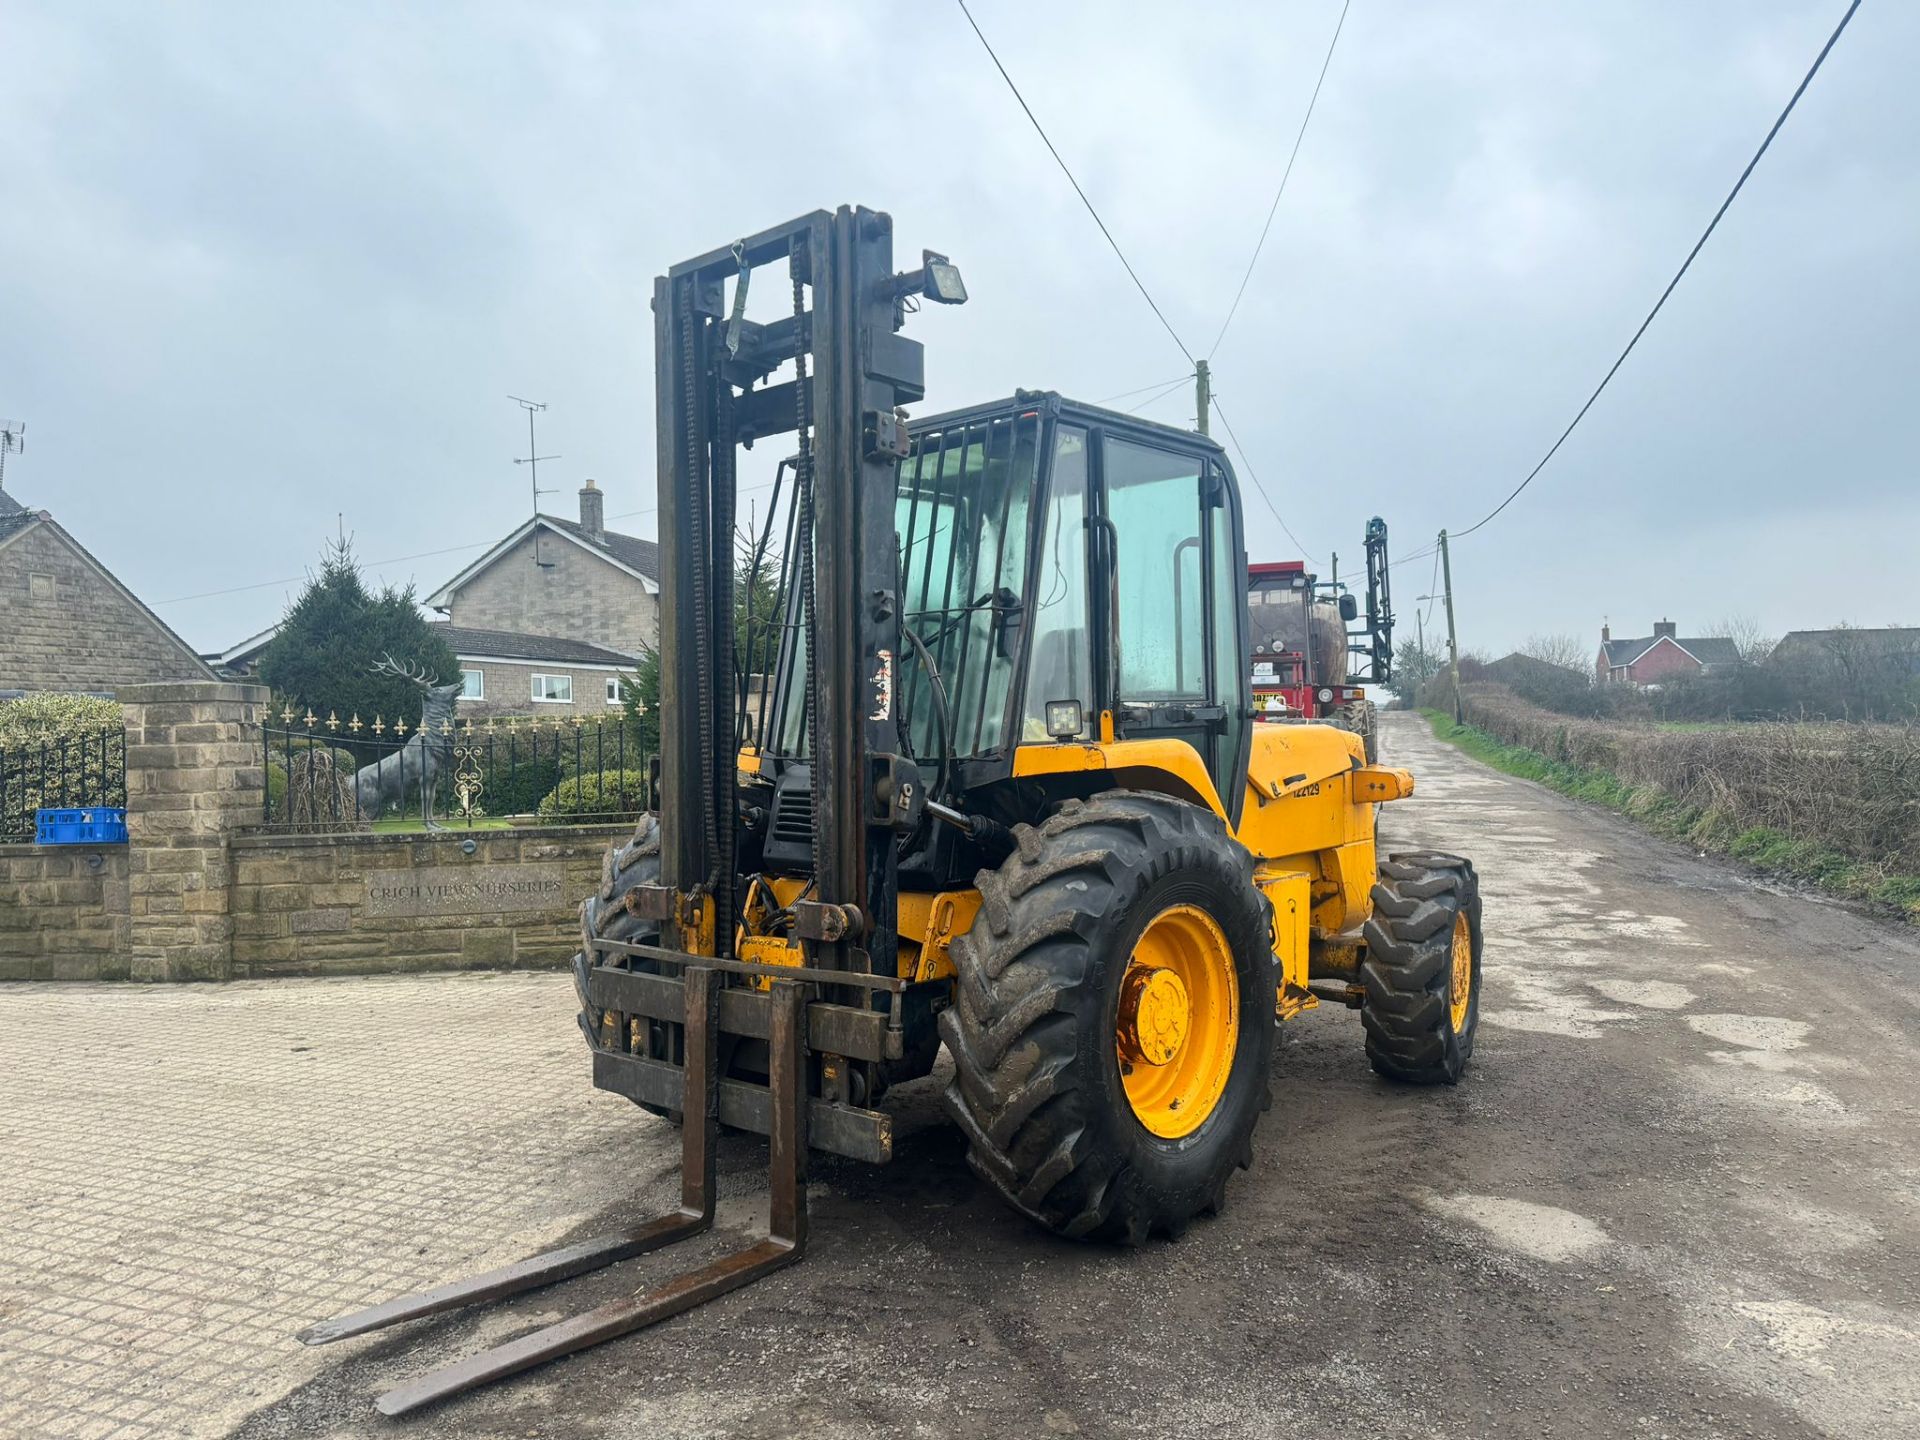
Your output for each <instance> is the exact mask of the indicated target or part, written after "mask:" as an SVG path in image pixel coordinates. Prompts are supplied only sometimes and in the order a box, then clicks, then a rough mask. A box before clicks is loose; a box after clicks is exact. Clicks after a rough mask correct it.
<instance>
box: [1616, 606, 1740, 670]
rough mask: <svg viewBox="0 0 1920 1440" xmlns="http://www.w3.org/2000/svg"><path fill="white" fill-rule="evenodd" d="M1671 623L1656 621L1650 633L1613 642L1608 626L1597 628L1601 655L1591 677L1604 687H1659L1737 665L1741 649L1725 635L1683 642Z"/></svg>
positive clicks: (1705, 636)
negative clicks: (1719, 668) (1721, 667)
mask: <svg viewBox="0 0 1920 1440" xmlns="http://www.w3.org/2000/svg"><path fill="white" fill-rule="evenodd" d="M1675 628H1676V627H1675V625H1674V622H1673V621H1671V620H1656V621H1655V622H1654V626H1653V634H1651V635H1649V636H1646V637H1645V638H1643V639H1638V640H1616V639H1614V638H1613V630H1612V627H1611V626H1607V625H1602V626H1601V627H1600V653H1599V655H1598V657H1597V658H1596V659H1595V661H1594V676H1595V678H1596V679H1598V680H1599V682H1600V683H1601V684H1603V685H1660V684H1664V683H1666V682H1667V681H1670V680H1678V679H1681V678H1684V677H1686V676H1691V675H1698V674H1700V673H1702V672H1703V671H1706V670H1711V669H1713V668H1714V667H1716V666H1721V665H1737V664H1739V663H1740V650H1739V647H1738V646H1736V645H1735V644H1734V643H1733V641H1732V640H1730V639H1728V638H1727V637H1726V636H1724V635H1701V636H1695V637H1693V638H1690V639H1683V638H1681V637H1680V636H1678V635H1676V634H1675V633H1674V631H1675Z"/></svg>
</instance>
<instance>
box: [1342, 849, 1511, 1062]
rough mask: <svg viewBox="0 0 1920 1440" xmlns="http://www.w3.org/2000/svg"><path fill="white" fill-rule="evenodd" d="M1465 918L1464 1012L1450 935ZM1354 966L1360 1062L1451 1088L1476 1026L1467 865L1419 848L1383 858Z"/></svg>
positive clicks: (1475, 933) (1475, 911)
mask: <svg viewBox="0 0 1920 1440" xmlns="http://www.w3.org/2000/svg"><path fill="white" fill-rule="evenodd" d="M1461 917H1464V918H1465V920H1466V927H1467V939H1468V943H1469V945H1470V947H1471V954H1472V963H1471V967H1470V971H1469V989H1468V993H1467V1002H1466V1011H1465V1014H1464V1017H1463V1018H1462V1019H1461V1020H1460V1023H1459V1025H1458V1026H1457V1027H1456V1026H1455V1024H1454V1015H1453V1008H1452V1005H1451V1003H1450V1002H1451V998H1452V997H1451V987H1452V980H1453V937H1454V931H1455V926H1456V923H1457V921H1458V920H1459V919H1460V918H1461ZM1363 934H1364V935H1365V937H1366V942H1367V958H1366V959H1365V960H1364V961H1362V962H1361V965H1360V982H1361V984H1362V985H1363V986H1364V987H1365V989H1366V1002H1365V1004H1363V1005H1362V1006H1361V1010H1360V1020H1361V1023H1362V1024H1363V1025H1364V1026H1365V1027H1366V1032H1367V1058H1368V1059H1369V1060H1371V1061H1372V1062H1373V1068H1374V1069H1375V1070H1378V1071H1379V1072H1380V1073H1381V1074H1382V1075H1385V1076H1386V1077H1387V1078H1388V1079H1390V1080H1403V1081H1406V1082H1407V1083H1409V1084H1413V1085H1453V1084H1456V1083H1458V1081H1459V1079H1460V1075H1461V1073H1462V1072H1463V1071H1464V1070H1465V1069H1466V1068H1467V1060H1468V1058H1469V1057H1471V1056H1472V1054H1473V1033H1474V1030H1475V1029H1476V1028H1477V1027H1478V1026H1479V1023H1480V949H1481V940H1480V881H1479V879H1478V877H1476V876H1475V875H1474V873H1473V864H1472V862H1471V861H1468V860H1463V859H1461V858H1460V857H1459V856H1458V855H1439V854H1432V853H1427V852H1421V853H1416V854H1408V855H1394V856H1391V857H1389V858H1388V859H1386V860H1383V861H1382V862H1381V863H1380V878H1379V880H1378V882H1377V883H1376V884H1375V885H1374V887H1373V914H1372V916H1371V917H1369V918H1368V920H1367V923H1366V926H1365V929H1364V931H1363Z"/></svg>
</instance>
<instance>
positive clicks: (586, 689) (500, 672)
mask: <svg viewBox="0 0 1920 1440" xmlns="http://www.w3.org/2000/svg"><path fill="white" fill-rule="evenodd" d="M649 603H651V602H649ZM461 664H462V667H463V668H464V669H466V670H468V671H473V670H478V671H480V672H481V673H482V674H483V675H485V677H486V689H487V693H486V698H485V699H482V700H469V699H467V698H466V697H464V696H462V697H461V700H460V707H459V709H460V717H461V718H462V719H468V718H471V719H475V720H478V719H483V718H485V717H487V716H491V715H531V716H533V717H535V718H536V719H542V720H544V719H547V718H549V717H550V716H554V715H562V716H572V715H578V716H579V717H580V718H581V719H583V720H596V719H604V720H618V719H619V718H620V706H619V705H618V704H617V703H616V704H608V703H607V682H608V681H609V680H618V679H619V678H620V677H621V676H622V675H629V674H631V673H632V672H631V671H626V670H602V669H595V668H592V667H590V666H582V665H569V664H567V663H565V662H564V661H560V660H550V661H549V660H540V661H534V660H487V659H483V658H471V659H463V660H462V662H461ZM535 675H571V676H572V677H573V703H572V704H571V705H556V704H553V703H551V702H550V701H544V700H543V701H540V702H539V703H537V704H536V703H535V702H534V699H533V677H534V676H535Z"/></svg>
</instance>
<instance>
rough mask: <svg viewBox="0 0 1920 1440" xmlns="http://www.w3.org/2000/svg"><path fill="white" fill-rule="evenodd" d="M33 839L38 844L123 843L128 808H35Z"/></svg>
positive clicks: (120, 806)
mask: <svg viewBox="0 0 1920 1440" xmlns="http://www.w3.org/2000/svg"><path fill="white" fill-rule="evenodd" d="M33 823H34V841H35V843H36V844H40V845H124V844H126V843H127V810H126V807H125V806H124V805H100V806H96V807H95V808H93V809H91V810H36V811H35V812H34V816H33Z"/></svg>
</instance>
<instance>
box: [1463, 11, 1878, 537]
mask: <svg viewBox="0 0 1920 1440" xmlns="http://www.w3.org/2000/svg"><path fill="white" fill-rule="evenodd" d="M1859 8H1860V0H1853V3H1852V4H1850V5H1849V6H1847V13H1846V14H1844V15H1842V16H1841V17H1840V23H1839V24H1838V25H1836V26H1834V27H1833V33H1832V34H1831V35H1829V36H1828V37H1827V43H1826V44H1824V45H1822V46H1821V47H1820V53H1819V54H1818V55H1816V56H1814V57H1813V64H1812V65H1810V66H1808V67H1807V73H1806V74H1805V75H1803V76H1802V77H1801V78H1800V83H1799V85H1797V86H1795V87H1794V91H1793V96H1792V98H1791V99H1789V100H1788V101H1787V107H1786V109H1784V110H1782V111H1781V112H1780V117H1779V118H1778V119H1777V120H1775V121H1774V122H1773V128H1772V129H1770V130H1768V131H1767V138H1766V139H1764V140H1762V141H1761V142H1760V148H1759V149H1758V150H1756V151H1754V152H1753V158H1752V159H1751V160H1749V161H1747V168H1746V169H1744V170H1742V171H1741V172H1740V178H1739V179H1738V180H1736V181H1734V182H1733V189H1731V190H1729V191H1728V192H1727V198H1726V199H1724V200H1722V201H1721V202H1720V208H1719V209H1718V210H1716V211H1714V212H1713V219H1711V220H1709V221H1708V222H1707V228H1706V229H1705V230H1704V231H1702V232H1701V234H1700V238H1699V239H1698V240H1696V241H1694V242H1693V249H1691V250H1689V251H1688V252H1687V258H1686V259H1685V260H1683V261H1681V262H1680V268H1679V269H1678V270H1677V271H1675V272H1674V276H1673V279H1671V280H1669V281H1668V282H1667V288H1666V289H1665V290H1662V291H1661V292H1660V298H1659V299H1658V300H1656V301H1654V302H1653V309H1651V310H1649V311H1648V312H1647V318H1646V319H1644V320H1642V321H1641V322H1640V328H1639V329H1637V330H1635V331H1634V332H1633V338H1632V339H1631V340H1629V341H1627V348H1626V349H1624V350H1622V351H1621V352H1620V355H1619V358H1618V359H1616V360H1615V361H1614V362H1613V364H1612V365H1611V366H1609V367H1608V369H1607V373H1606V374H1605V375H1603V376H1602V377H1601V379H1600V383H1599V384H1598V385H1596V386H1595V387H1594V390H1593V393H1592V394H1591V395H1589V396H1588V397H1587V403H1586V404H1584V405H1582V406H1581V407H1580V410H1579V412H1578V413H1577V414H1576V415H1575V416H1574V417H1573V419H1572V420H1571V421H1570V422H1569V423H1568V425H1567V428H1566V429H1565V430H1562V431H1561V432H1560V438H1559V439H1558V440H1555V441H1554V442H1553V444H1552V445H1551V446H1550V447H1549V448H1548V450H1547V453H1546V454H1545V455H1542V456H1541V457H1540V463H1539V464H1538V465H1535V466H1534V467H1533V469H1531V470H1529V471H1528V472H1527V478H1526V479H1524V480H1522V481H1521V482H1520V483H1519V484H1518V485H1516V486H1514V487H1513V489H1512V491H1511V492H1510V493H1509V494H1508V495H1507V498H1506V499H1504V500H1502V501H1501V502H1500V503H1499V504H1498V505H1496V506H1494V507H1493V509H1491V510H1490V511H1488V512H1487V513H1486V514H1485V515H1483V516H1481V517H1480V519H1478V520H1476V521H1474V522H1473V524H1471V525H1469V526H1467V528H1466V529H1464V530H1460V531H1455V532H1453V538H1454V539H1456V540H1457V539H1460V538H1462V537H1464V536H1467V535H1471V534H1473V532H1474V531H1476V530H1478V529H1479V528H1480V527H1481V526H1483V525H1485V524H1486V523H1487V522H1488V521H1490V520H1492V519H1493V518H1494V516H1496V515H1498V514H1499V513H1500V512H1501V511H1502V510H1504V509H1506V508H1507V506H1509V505H1511V504H1512V503H1513V502H1514V501H1515V500H1517V499H1518V498H1519V496H1520V492H1521V491H1522V490H1525V489H1526V488H1527V487H1528V486H1529V485H1531V484H1532V483H1533V481H1534V477H1535V476H1537V475H1538V474H1539V473H1540V472H1541V471H1542V470H1544V469H1546V468H1547V462H1548V461H1550V460H1552V459H1553V457H1554V456H1555V455H1556V454H1558V453H1559V450H1560V447H1561V446H1562V445H1564V444H1566V442H1567V437H1568V436H1569V435H1571V434H1573V432H1574V428H1575V427H1576V426H1577V425H1579V423H1580V422H1581V421H1582V420H1584V419H1585V418H1586V415H1587V411H1589V410H1591V409H1592V408H1593V402H1594V401H1596V400H1598V399H1599V398H1600V395H1601V392H1602V391H1604V390H1605V389H1606V388H1607V385H1608V382H1610V381H1611V380H1612V379H1613V377H1614V376H1615V375H1616V374H1618V373H1619V370H1620V367H1621V366H1622V365H1624V364H1625V363H1626V360H1627V356H1629V355H1631V354H1632V353H1633V347H1634V346H1636V345H1638V344H1639V343H1640V337H1641V336H1642V335H1644V334H1646V333H1647V327H1648V326H1650V325H1652V324H1653V320H1654V317H1655V316H1656V315H1658V314H1659V313H1660V311H1661V308H1662V307H1663V306H1665V305H1666V303H1667V297H1668V296H1670V295H1672V294H1673V292H1674V290H1675V289H1676V288H1677V287H1678V286H1679V284H1680V281H1681V279H1682V277H1684V276H1685V275H1686V273H1687V271H1688V269H1689V268H1691V267H1692V265H1693V261H1694V257H1695V256H1697V255H1698V254H1699V253H1700V252H1701V250H1702V249H1704V248H1705V246H1706V243H1707V241H1708V239H1709V238H1711V236H1712V235H1713V232H1714V231H1715V229H1717V228H1718V227H1719V224H1720V220H1721V218H1722V217H1723V216H1724V215H1725V214H1726V213H1727V211H1728V210H1729V209H1730V208H1732V206H1733V202H1734V199H1735V197H1737V196H1738V195H1739V194H1740V191H1741V190H1742V189H1743V188H1744V187H1745V186H1746V183H1747V177H1748V176H1750V175H1751V174H1753V171H1754V167H1755V166H1756V165H1758V164H1759V163H1760V157H1761V156H1763V155H1765V154H1766V153H1767V147H1768V146H1770V145H1772V144H1773V137H1774V136H1776V135H1778V134H1779V133H1780V127H1781V126H1783V125H1785V124H1786V123H1787V117H1788V116H1789V115H1791V114H1792V113H1793V107H1794V106H1796V105H1798V104H1799V103H1800V97H1801V96H1802V95H1804V94H1806V91H1807V86H1809V85H1810V84H1812V83H1813V77H1814V76H1815V75H1817V74H1819V73H1820V67H1821V65H1823V64H1825V63H1826V59H1827V55H1828V53H1829V52H1831V51H1832V49H1833V47H1834V45H1835V44H1836V43H1837V42H1838V41H1839V39H1840V36H1841V34H1842V32H1844V31H1845V30H1846V28H1847V25H1848V23H1849V22H1850V21H1851V20H1852V19H1853V14H1854V12H1855V11H1856V10H1858V9H1859Z"/></svg>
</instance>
